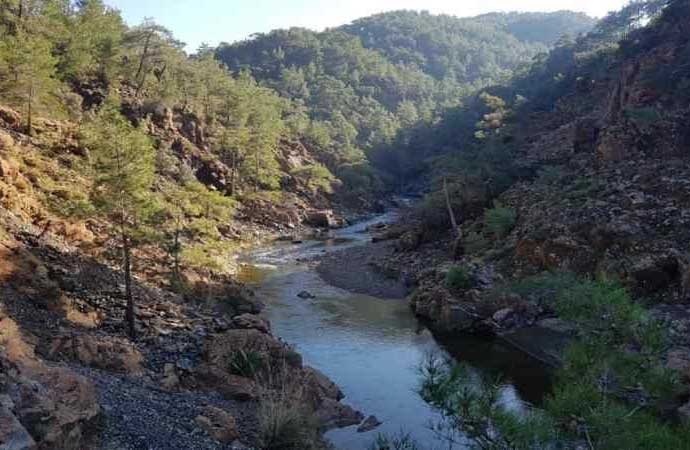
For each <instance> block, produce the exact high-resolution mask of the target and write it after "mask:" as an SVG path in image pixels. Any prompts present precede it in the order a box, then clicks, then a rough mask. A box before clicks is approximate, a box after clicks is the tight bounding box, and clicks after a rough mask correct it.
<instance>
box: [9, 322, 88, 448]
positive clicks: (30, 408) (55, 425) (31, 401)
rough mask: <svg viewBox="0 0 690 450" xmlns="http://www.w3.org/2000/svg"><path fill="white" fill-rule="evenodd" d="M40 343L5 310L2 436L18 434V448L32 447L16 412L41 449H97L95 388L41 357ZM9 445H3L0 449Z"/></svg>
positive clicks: (16, 437) (14, 440) (13, 440)
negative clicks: (37, 351)
mask: <svg viewBox="0 0 690 450" xmlns="http://www.w3.org/2000/svg"><path fill="white" fill-rule="evenodd" d="M34 342H36V339H35V338H33V337H32V336H29V335H27V334H26V333H24V332H22V331H21V330H20V328H19V327H18V325H17V323H16V322H15V321H14V320H12V319H10V318H9V317H6V316H4V313H3V311H2V310H0V399H3V400H2V402H0V409H2V408H4V409H5V411H4V413H3V414H2V419H0V422H2V425H0V428H1V429H2V430H3V431H0V436H2V433H3V432H6V433H8V434H10V435H11V436H14V437H13V438H12V442H17V443H18V444H16V445H20V446H19V447H17V448H22V446H21V445H23V446H24V448H32V447H31V446H30V440H29V439H27V438H26V436H24V435H23V432H22V430H21V429H20V428H18V427H17V424H16V423H15V422H14V421H13V419H12V417H10V413H11V415H12V416H14V418H16V420H17V421H18V422H19V423H20V424H21V426H22V427H23V428H24V429H25V430H26V432H27V433H28V434H29V435H30V436H31V439H33V441H34V442H35V443H36V446H35V448H36V449H37V450H48V449H61V450H78V449H82V448H93V447H92V446H90V445H91V443H92V442H91V441H92V438H93V436H94V435H95V422H96V420H97V418H98V416H99V414H100V407H99V405H98V402H97V397H96V390H95V388H94V386H93V384H91V382H89V381H88V380H87V379H86V378H84V377H83V376H81V375H78V374H76V373H74V372H73V371H71V370H69V369H66V368H63V367H52V366H49V365H47V364H46V363H44V362H43V361H41V360H40V359H38V358H37V357H36V354H35V351H34ZM0 439H2V438H1V437H0ZM3 444H6V443H5V442H0V448H3V447H2V445H3ZM13 445H14V444H13ZM9 448H13V447H9ZM3 450H4V448H3Z"/></svg>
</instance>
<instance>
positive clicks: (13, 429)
mask: <svg viewBox="0 0 690 450" xmlns="http://www.w3.org/2000/svg"><path fill="white" fill-rule="evenodd" d="M0 449H1V450H35V449H36V441H34V439H33V438H32V437H31V435H30V434H29V432H28V431H26V428H24V426H22V424H21V423H19V420H17V418H16V417H15V415H14V414H13V413H12V411H10V410H9V409H8V408H6V407H4V406H0Z"/></svg>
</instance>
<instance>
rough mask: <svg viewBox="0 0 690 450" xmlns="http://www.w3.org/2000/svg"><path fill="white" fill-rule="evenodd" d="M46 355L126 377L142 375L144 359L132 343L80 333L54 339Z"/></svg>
mask: <svg viewBox="0 0 690 450" xmlns="http://www.w3.org/2000/svg"><path fill="white" fill-rule="evenodd" d="M48 355H49V356H50V357H51V358H58V357H60V358H67V359H70V360H73V361H79V362H80V363H82V364H84V365H86V366H90V367H96V368H99V369H104V370H110V371H113V372H119V373H126V374H128V375H140V374H141V373H142V372H143V368H142V363H143V361H144V357H143V355H142V354H141V352H140V351H139V350H138V349H137V348H136V347H135V346H134V345H132V344H131V343H129V342H127V341H125V340H123V339H118V338H114V337H99V336H92V335H83V334H72V335H63V336H58V337H57V338H55V339H54V340H53V343H52V344H51V346H50V350H49V352H48Z"/></svg>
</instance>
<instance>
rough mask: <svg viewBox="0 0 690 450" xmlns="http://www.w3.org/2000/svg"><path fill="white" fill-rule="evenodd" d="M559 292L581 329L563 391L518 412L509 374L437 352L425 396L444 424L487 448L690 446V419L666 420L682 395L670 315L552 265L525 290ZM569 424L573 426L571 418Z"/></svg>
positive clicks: (560, 384) (559, 305) (563, 311)
mask: <svg viewBox="0 0 690 450" xmlns="http://www.w3.org/2000/svg"><path fill="white" fill-rule="evenodd" d="M530 288H534V289H537V290H541V291H542V292H549V293H550V297H551V298H552V300H553V304H552V306H553V308H554V309H555V310H556V312H557V313H558V315H559V317H562V318H564V319H567V320H570V321H571V322H574V323H575V324H577V325H578V327H579V329H580V333H579V337H578V340H577V341H576V342H575V343H573V344H572V345H571V346H570V347H569V348H568V349H567V351H566V353H565V357H564V363H563V366H562V367H561V368H560V369H559V371H558V374H557V382H556V385H555V388H554V391H553V393H552V394H551V395H550V396H549V397H548V398H547V399H546V402H545V404H544V408H543V409H542V410H536V409H535V410H533V411H532V412H530V413H528V414H527V415H523V416H516V415H514V414H512V413H511V412H510V411H507V410H506V409H505V408H504V407H503V406H502V405H501V403H500V401H499V399H500V396H499V395H498V390H499V388H500V382H496V381H493V382H491V381H488V380H480V381H477V380H476V377H472V376H471V373H469V372H468V369H467V368H466V367H463V366H452V365H449V364H446V363H444V362H443V361H440V360H438V359H435V358H430V359H429V360H428V361H427V362H426V363H425V364H424V366H423V367H422V374H423V377H424V378H423V383H422V388H421V390H420V394H421V395H422V397H423V398H424V399H425V400H427V401H428V402H429V403H430V404H431V405H432V406H433V407H434V408H436V409H437V410H439V412H441V413H442V416H443V420H442V423H440V424H439V425H438V426H437V427H436V428H435V429H437V430H441V431H442V432H443V433H444V434H448V435H449V436H451V435H457V433H458V432H462V433H464V435H465V436H467V437H468V438H469V439H470V440H471V441H472V442H473V443H474V444H476V447H477V448H492V449H493V448H511V449H531V448H557V447H558V448H561V447H562V448H571V447H572V448H574V447H577V446H578V443H581V442H587V443H588V446H589V448H597V449H611V450H614V449H616V450H617V449H622V448H625V449H632V450H635V449H639V450H643V449H645V450H646V449H659V450H661V449H666V448H678V449H689V448H690V427H687V426H678V425H674V424H671V423H667V422H666V421H664V420H663V419H662V417H661V415H660V414H662V413H663V412H664V411H663V406H662V408H661V409H657V405H659V406H661V405H665V404H667V403H668V402H669V401H670V400H671V399H672V398H675V397H676V396H677V394H678V392H679V391H678V389H679V385H678V382H677V380H676V378H675V377H674V376H673V375H672V374H671V373H670V372H669V371H668V370H666V369H665V368H664V365H663V359H662V356H663V353H664V350H665V349H666V348H667V346H666V336H665V333H664V330H663V328H662V327H661V324H659V323H657V322H655V321H654V320H652V318H651V317H650V316H649V315H648V313H647V312H646V311H645V310H644V309H643V308H642V307H641V306H639V305H638V304H636V303H635V302H634V301H633V300H632V298H631V297H630V295H629V294H628V292H627V291H626V290H625V289H624V288H623V287H622V286H621V285H620V284H618V283H616V282H614V281H610V280H605V279H602V280H577V279H575V278H574V276H572V275H569V274H544V275H541V276H539V277H533V278H531V279H528V280H523V281H522V282H520V283H519V284H517V285H515V286H514V289H516V290H525V291H526V290H528V289H530ZM563 424H566V425H567V426H562V425H563Z"/></svg>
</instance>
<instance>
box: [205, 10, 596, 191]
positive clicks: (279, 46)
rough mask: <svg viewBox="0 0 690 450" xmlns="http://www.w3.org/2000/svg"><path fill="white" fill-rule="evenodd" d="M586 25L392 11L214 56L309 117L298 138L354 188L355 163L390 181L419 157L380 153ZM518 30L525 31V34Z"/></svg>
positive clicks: (563, 17)
mask: <svg viewBox="0 0 690 450" xmlns="http://www.w3.org/2000/svg"><path fill="white" fill-rule="evenodd" d="M593 25H594V20H593V19H591V18H589V17H587V16H585V15H583V14H575V13H570V12H558V13H552V14H518V13H511V14H491V15H486V16H480V17H477V18H471V19H459V18H456V17H451V16H435V15H431V14H429V13H425V12H422V13H418V12H413V11H398V12H391V13H385V14H380V15H376V16H372V17H369V18H365V19H360V20H357V21H355V22H353V23H352V24H349V25H346V26H343V27H340V28H336V29H333V30H328V31H325V32H323V33H315V32H313V31H309V30H305V29H290V30H277V31H273V32H271V33H268V34H265V35H255V36H253V37H252V38H251V39H249V40H247V41H243V42H239V43H235V44H232V45H230V44H221V46H220V47H219V48H218V49H217V50H216V54H217V57H218V58H219V60H221V61H223V62H224V63H225V64H226V65H227V66H228V67H229V68H230V69H231V70H233V71H241V70H250V71H251V73H252V75H253V76H254V77H255V78H256V79H257V80H259V81H260V82H261V83H262V84H263V85H265V86H268V87H270V88H272V89H274V90H275V91H276V92H278V93H279V94H280V95H281V96H283V97H285V98H290V99H292V100H293V102H294V103H295V104H296V105H300V107H301V108H302V110H304V111H305V112H306V113H307V114H308V115H309V117H310V118H311V119H312V124H311V128H310V130H309V132H308V134H307V139H308V140H309V141H310V142H314V143H316V144H317V145H318V147H319V148H322V149H325V150H326V151H327V154H326V155H325V161H326V162H327V165H328V166H329V168H331V169H332V170H335V171H336V172H337V174H338V175H339V176H340V177H342V178H343V180H344V181H345V182H346V183H348V188H349V189H351V190H352V189H363V190H367V189H371V188H372V187H374V186H369V185H364V186H363V185H362V183H363V181H361V180H362V176H363V175H364V174H363V173H361V172H357V171H353V170H352V169H357V168H359V167H362V163H363V162H364V161H370V162H373V163H374V165H375V166H376V167H378V168H385V169H386V171H385V172H379V173H378V174H377V175H381V174H384V175H387V176H388V178H387V179H386V181H387V182H389V186H388V187H390V184H393V183H400V180H399V179H397V178H398V177H397V175H398V173H395V172H394V173H391V172H392V170H391V169H393V170H394V167H396V166H395V165H394V166H391V162H394V163H396V164H397V165H402V166H413V167H416V166H418V165H419V164H420V162H421V161H422V159H423V158H422V159H420V158H418V157H412V158H410V157H411V156H412V155H402V154H400V155H397V154H396V155H395V158H394V159H395V161H391V158H388V157H387V155H386V154H385V153H386V152H387V151H388V150H389V149H390V147H391V146H392V145H394V144H395V140H396V138H397V136H398V135H399V134H403V133H407V132H409V130H410V129H412V128H414V127H417V126H424V125H430V124H433V123H434V122H436V121H438V120H439V118H440V117H441V115H442V114H443V113H444V111H446V110H447V109H449V108H453V107H457V106H458V105H460V104H462V102H463V99H464V98H465V97H467V96H468V95H470V94H472V93H473V92H476V91H477V90H478V89H480V88H482V87H486V86H489V85H493V84H497V83H500V82H503V81H506V80H508V79H509V78H510V76H511V75H512V74H513V73H514V71H516V70H519V68H520V67H521V66H523V65H525V64H527V63H528V62H529V61H531V59H532V58H533V57H535V56H536V55H538V54H543V53H544V52H546V51H547V50H548V48H550V46H552V45H553V44H555V43H556V41H558V39H559V38H560V36H561V35H562V34H563V33H566V34H568V33H571V34H572V36H577V35H579V34H580V33H583V32H586V31H589V30H590V29H591V28H592V26H593ZM526 30H530V31H529V32H528V31H526Z"/></svg>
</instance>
